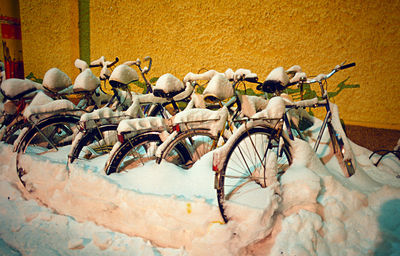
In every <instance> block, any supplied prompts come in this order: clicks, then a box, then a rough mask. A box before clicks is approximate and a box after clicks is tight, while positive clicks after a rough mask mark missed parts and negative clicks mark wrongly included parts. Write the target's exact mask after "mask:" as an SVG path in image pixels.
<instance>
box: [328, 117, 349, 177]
mask: <svg viewBox="0 0 400 256" xmlns="http://www.w3.org/2000/svg"><path fill="white" fill-rule="evenodd" d="M328 131H329V135H330V138H331V144H332V150H333V153H334V154H335V156H336V158H337V160H338V162H339V166H340V168H341V169H342V172H343V175H344V176H345V177H347V178H349V177H351V176H353V174H354V173H355V169H354V165H353V162H352V161H351V159H345V158H344V152H345V147H344V142H343V139H342V138H340V136H338V133H337V132H336V131H335V129H334V128H333V126H332V124H330V123H328Z"/></svg>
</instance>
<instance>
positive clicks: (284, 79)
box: [265, 67, 289, 85]
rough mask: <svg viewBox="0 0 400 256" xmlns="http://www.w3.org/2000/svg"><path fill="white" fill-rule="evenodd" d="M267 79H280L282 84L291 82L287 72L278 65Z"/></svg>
mask: <svg viewBox="0 0 400 256" xmlns="http://www.w3.org/2000/svg"><path fill="white" fill-rule="evenodd" d="M265 80H268V81H278V82H281V84H282V85H286V84H288V83H289V77H288V75H287V74H286V72H285V70H284V69H283V67H277V68H275V69H273V70H272V71H271V72H270V73H269V74H268V76H267V78H266V79H265Z"/></svg>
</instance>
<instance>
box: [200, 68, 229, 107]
mask: <svg viewBox="0 0 400 256" xmlns="http://www.w3.org/2000/svg"><path fill="white" fill-rule="evenodd" d="M234 93H235V92H234V89H233V87H232V85H231V83H230V82H229V80H228V79H227V78H226V77H225V75H224V74H222V73H217V74H215V75H214V76H213V78H211V80H210V82H209V83H208V85H207V87H206V89H204V92H203V95H204V97H205V98H206V97H208V96H213V97H215V98H217V99H218V100H225V99H228V98H230V97H232V96H233V95H234Z"/></svg>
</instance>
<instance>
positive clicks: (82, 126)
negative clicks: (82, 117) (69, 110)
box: [78, 121, 86, 132]
mask: <svg viewBox="0 0 400 256" xmlns="http://www.w3.org/2000/svg"><path fill="white" fill-rule="evenodd" d="M78 130H79V131H80V132H83V131H85V130H86V121H79V122H78Z"/></svg>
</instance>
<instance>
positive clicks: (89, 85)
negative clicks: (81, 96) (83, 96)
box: [73, 69, 100, 92]
mask: <svg viewBox="0 0 400 256" xmlns="http://www.w3.org/2000/svg"><path fill="white" fill-rule="evenodd" d="M98 86H100V79H99V78H98V77H96V76H95V75H94V74H93V72H92V70H90V69H85V70H83V71H82V72H81V73H80V74H79V75H78V76H77V77H76V78H75V83H74V87H73V89H74V92H82V91H89V92H91V91H94V90H96V88H97V87H98Z"/></svg>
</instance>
